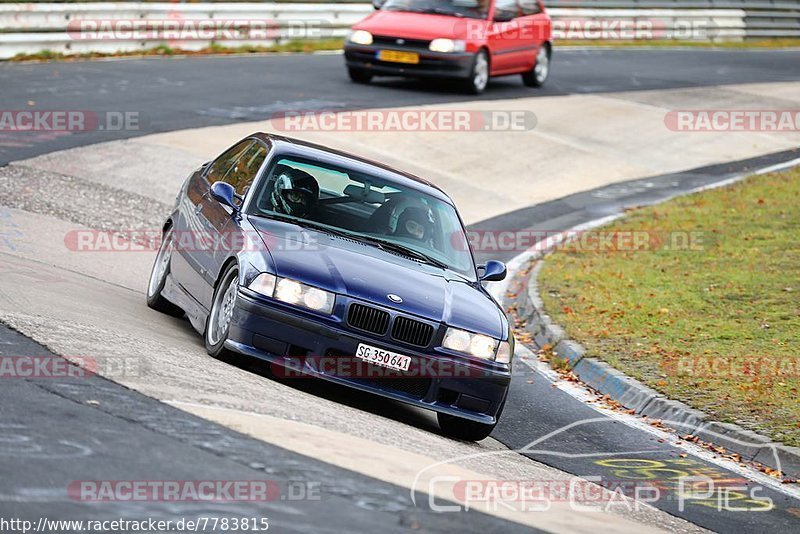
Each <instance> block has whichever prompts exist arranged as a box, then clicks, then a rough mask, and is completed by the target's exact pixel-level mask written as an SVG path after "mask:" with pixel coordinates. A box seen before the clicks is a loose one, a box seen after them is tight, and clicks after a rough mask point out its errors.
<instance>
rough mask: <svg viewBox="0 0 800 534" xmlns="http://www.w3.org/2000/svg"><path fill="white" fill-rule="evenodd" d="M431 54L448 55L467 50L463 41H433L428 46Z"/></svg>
mask: <svg viewBox="0 0 800 534" xmlns="http://www.w3.org/2000/svg"><path fill="white" fill-rule="evenodd" d="M428 48H429V49H430V51H431V52H442V53H445V54H449V53H450V52H463V51H465V50H466V49H467V43H466V42H465V41H454V40H452V39H434V40H433V41H431V44H429V45H428Z"/></svg>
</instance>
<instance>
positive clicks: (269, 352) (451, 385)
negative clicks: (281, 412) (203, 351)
mask: <svg viewBox="0 0 800 534" xmlns="http://www.w3.org/2000/svg"><path fill="white" fill-rule="evenodd" d="M248 293H249V292H247V290H244V291H242V290H240V292H239V295H238V297H237V300H236V306H235V309H234V314H233V320H232V323H231V328H230V332H229V335H228V340H227V341H226V342H225V346H226V348H228V349H230V350H232V351H234V352H238V353H240V354H244V355H246V356H252V357H255V358H259V359H262V360H266V361H268V362H271V363H273V364H277V365H279V366H281V367H280V368H281V369H284V370H287V369H288V370H290V372H286V373H284V374H283V376H286V377H297V378H299V377H301V376H302V377H308V376H313V377H318V378H322V379H324V380H328V381H331V382H335V383H339V384H343V385H346V386H349V387H354V388H356V389H359V390H362V391H367V392H370V393H375V394H378V395H381V396H383V397H388V398H391V399H395V400H398V401H401V402H404V403H407V404H412V405H415V406H419V407H421V408H426V409H429V410H434V411H436V412H442V413H446V414H450V415H455V416H458V417H463V418H465V419H469V420H472V421H476V422H480V423H484V424H494V423H496V422H497V416H498V415H499V412H500V410H501V408H502V405H503V403H504V401H505V399H506V395H507V393H508V387H509V384H510V381H511V372H510V371H508V370H505V371H501V370H497V369H487V368H486V367H482V366H480V365H477V364H476V363H473V362H469V361H466V360H461V359H458V358H451V357H449V356H447V355H440V354H426V353H421V352H416V351H414V350H409V348H407V347H405V346H393V345H387V344H386V343H385V342H383V341H382V340H380V341H379V340H376V339H372V338H370V337H369V336H368V335H364V336H362V335H359V334H357V333H354V332H352V331H350V330H347V329H345V327H344V326H343V325H342V326H341V327H336V326H332V325H330V324H327V323H326V322H325V321H323V320H322V319H318V318H316V317H310V316H305V314H303V313H302V312H300V311H298V310H294V309H289V307H285V306H283V305H282V304H280V303H273V302H266V301H264V300H262V299H260V298H257V297H255V296H254V295H251V294H248ZM309 315H310V314H309ZM359 343H366V344H369V345H372V346H377V347H379V348H381V349H384V350H388V351H392V352H396V353H400V354H404V355H407V356H410V357H411V358H412V361H414V360H415V359H416V362H415V363H419V368H421V369H437V372H434V373H427V372H425V373H416V374H406V373H402V372H399V371H398V372H389V373H387V374H388V375H391V376H383V375H381V376H373V375H365V374H364V373H363V372H355V373H352V372H344V373H343V372H341V371H342V370H343V369H344V370H345V371H347V369H349V367H348V366H337V365H331V363H332V362H333V363H334V364H335V363H336V361H337V359H339V358H346V359H347V360H350V361H352V360H355V358H354V357H353V355H355V353H356V350H357V347H358V345H359ZM359 362H360V361H359ZM442 362H444V363H446V364H447V365H446V366H442V365H441V364H442ZM426 364H427V365H426ZM433 364H436V365H433ZM375 369H377V370H379V371H383V372H386V371H387V370H386V369H383V368H379V369H378V368H375ZM441 369H445V370H446V372H444V373H442V372H438V371H439V370H441ZM362 370H363V369H362Z"/></svg>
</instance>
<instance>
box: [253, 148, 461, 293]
mask: <svg viewBox="0 0 800 534" xmlns="http://www.w3.org/2000/svg"><path fill="white" fill-rule="evenodd" d="M265 176H266V178H265V179H263V180H260V181H259V185H258V189H257V190H256V191H254V192H253V197H252V198H253V200H252V201H251V202H250V203H249V206H248V208H247V213H248V214H250V215H257V216H262V217H271V218H279V219H287V220H290V221H292V222H296V223H297V224H301V225H307V226H312V227H316V228H318V229H320V230H321V231H327V232H329V233H334V234H345V235H347V236H348V237H351V238H353V239H358V240H360V241H363V242H366V243H369V244H371V245H374V246H376V247H378V248H382V249H384V250H386V251H388V252H392V253H395V254H401V255H403V256H406V257H410V258H412V259H414V260H417V261H420V262H422V263H427V264H429V265H434V266H437V267H441V268H446V269H450V270H452V271H455V272H456V273H458V274H460V275H462V276H464V277H466V278H468V279H469V280H471V281H474V280H475V265H474V263H473V259H472V254H471V252H470V250H469V247H468V246H467V245H466V243H467V237H466V235H465V233H464V228H463V226H462V225H461V221H460V219H459V218H458V215H457V213H456V210H455V208H454V207H453V206H452V205H450V204H449V203H447V202H444V201H442V200H439V199H438V198H435V197H433V196H431V195H428V194H425V193H423V192H421V191H418V190H416V189H413V188H408V187H403V186H402V185H399V184H396V183H394V182H386V181H382V180H381V179H378V178H376V177H374V176H369V175H365V174H361V173H358V172H355V171H352V170H349V169H344V168H333V167H328V166H325V165H322V164H320V163H319V162H313V161H306V160H302V159H299V158H293V159H280V160H279V161H277V162H275V163H273V164H272V166H271V168H270V170H269V171H268V172H267V174H266V175H265Z"/></svg>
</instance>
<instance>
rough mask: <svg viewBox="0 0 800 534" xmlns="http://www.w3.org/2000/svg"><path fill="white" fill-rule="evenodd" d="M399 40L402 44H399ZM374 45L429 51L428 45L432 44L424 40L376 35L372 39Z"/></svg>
mask: <svg viewBox="0 0 800 534" xmlns="http://www.w3.org/2000/svg"><path fill="white" fill-rule="evenodd" d="M398 39H400V40H401V41H403V42H402V44H401V43H398V42H397V41H398ZM372 44H373V45H374V46H390V47H392V48H424V49H426V50H427V49H428V45H430V44H431V42H430V40H427V41H426V40H423V39H406V38H400V37H387V36H384V35H375V36H373V37H372Z"/></svg>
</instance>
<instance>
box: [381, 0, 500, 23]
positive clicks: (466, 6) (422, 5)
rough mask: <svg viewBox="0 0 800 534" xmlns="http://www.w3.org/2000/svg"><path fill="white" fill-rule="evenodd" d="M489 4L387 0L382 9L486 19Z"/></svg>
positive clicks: (474, 0) (461, 0) (456, 0)
mask: <svg viewBox="0 0 800 534" xmlns="http://www.w3.org/2000/svg"><path fill="white" fill-rule="evenodd" d="M488 6H489V1H488V0H387V2H386V3H384V4H383V5H382V6H381V9H382V10H383V11H406V12H410V13H429V14H433V15H446V16H453V17H466V18H472V19H485V18H486V15H487V14H488V11H489V10H488Z"/></svg>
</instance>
